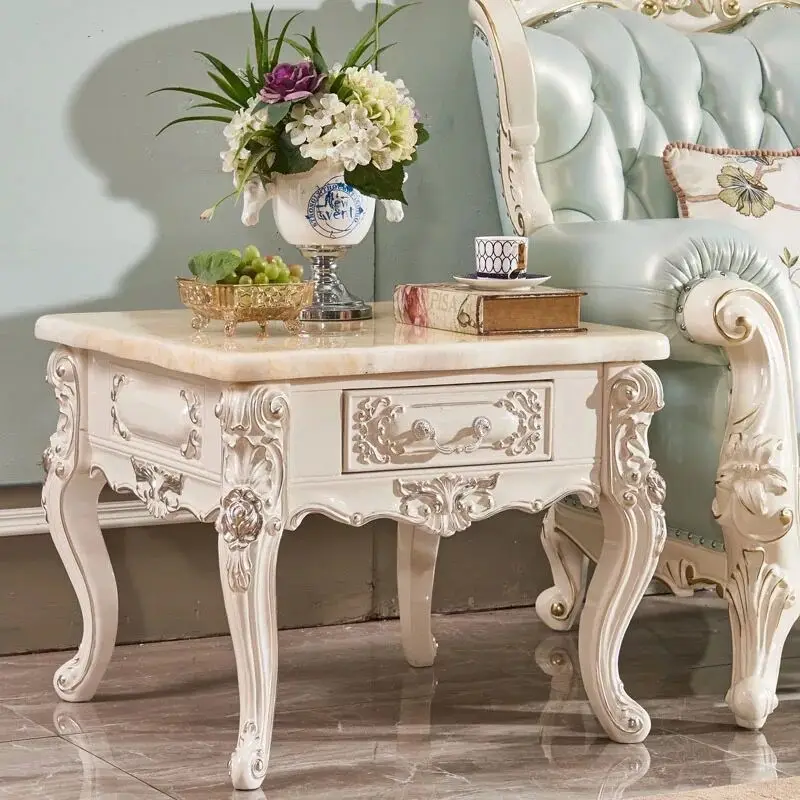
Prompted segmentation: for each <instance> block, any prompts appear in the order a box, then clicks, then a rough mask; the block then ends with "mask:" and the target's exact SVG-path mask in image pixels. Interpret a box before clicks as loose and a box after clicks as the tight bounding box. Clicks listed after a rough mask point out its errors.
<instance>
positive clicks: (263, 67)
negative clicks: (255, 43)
mask: <svg viewBox="0 0 800 800" xmlns="http://www.w3.org/2000/svg"><path fill="white" fill-rule="evenodd" d="M274 10H275V6H272V8H270V10H269V12H268V13H267V19H266V20H265V21H264V49H263V57H264V60H263V61H262V62H261V63H260V64H259V65H258V72H259V75H261V78H262V80H263V78H264V75H265V74H266V73H267V72H269V63H270V61H271V60H272V56H271V55H270V51H269V43H270V42H271V41H272V40H271V39H270V38H269V26H270V24H271V22H272V12H273V11H274Z"/></svg>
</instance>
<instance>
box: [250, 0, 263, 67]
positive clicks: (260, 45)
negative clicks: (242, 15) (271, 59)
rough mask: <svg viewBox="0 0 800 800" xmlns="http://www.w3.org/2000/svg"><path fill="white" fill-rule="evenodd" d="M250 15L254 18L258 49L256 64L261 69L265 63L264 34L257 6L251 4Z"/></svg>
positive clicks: (255, 41)
mask: <svg viewBox="0 0 800 800" xmlns="http://www.w3.org/2000/svg"><path fill="white" fill-rule="evenodd" d="M250 15H251V17H252V18H253V43H254V44H255V48H256V64H257V65H258V68H259V69H261V64H262V63H263V62H264V33H263V31H262V30H261V23H260V22H259V21H258V15H257V14H256V9H255V6H254V5H253V4H252V3H250Z"/></svg>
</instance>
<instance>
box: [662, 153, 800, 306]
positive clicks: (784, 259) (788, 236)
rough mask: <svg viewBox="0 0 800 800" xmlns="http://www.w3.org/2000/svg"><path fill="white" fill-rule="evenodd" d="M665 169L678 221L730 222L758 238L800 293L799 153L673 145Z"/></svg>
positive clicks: (667, 156) (667, 154) (665, 162)
mask: <svg viewBox="0 0 800 800" xmlns="http://www.w3.org/2000/svg"><path fill="white" fill-rule="evenodd" d="M664 168H665V170H666V172H667V177H668V178H669V181H670V183H671V184H672V188H673V189H674V190H675V194H676V195H677V197H678V211H679V213H680V215H681V217H684V218H685V217H691V218H692V219H716V220H720V221H723V222H730V223H733V224H734V225H738V226H739V227H742V228H744V229H745V230H747V231H749V232H750V233H752V234H754V235H755V236H757V237H759V238H760V239H761V241H762V242H763V244H764V246H765V247H766V248H767V249H768V251H769V252H772V253H773V254H774V255H775V258H777V259H779V260H780V262H781V263H782V264H784V266H785V267H786V269H787V270H788V271H789V277H790V279H791V281H792V283H793V284H794V286H795V289H796V290H798V291H800V148H799V149H797V150H791V151H788V152H786V151H784V152H777V151H774V150H727V149H712V148H706V147H702V146H700V145H696V144H688V143H685V142H676V143H673V144H668V145H667V147H666V149H665V150H664Z"/></svg>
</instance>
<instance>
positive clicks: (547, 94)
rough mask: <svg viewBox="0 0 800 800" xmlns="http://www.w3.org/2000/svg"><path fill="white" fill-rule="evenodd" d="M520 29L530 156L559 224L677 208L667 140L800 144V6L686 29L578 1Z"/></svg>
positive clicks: (654, 214) (774, 146)
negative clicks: (530, 86) (528, 82)
mask: <svg viewBox="0 0 800 800" xmlns="http://www.w3.org/2000/svg"><path fill="white" fill-rule="evenodd" d="M526 36H527V39H528V44H529V47H530V51H531V56H532V59H533V64H534V70H535V74H536V86H537V92H538V97H537V110H538V117H539V121H540V126H541V135H540V139H539V142H538V143H537V147H536V161H537V164H538V168H539V178H540V180H541V183H542V188H543V190H544V193H545V195H546V196H547V198H548V200H549V201H550V206H551V207H552V209H553V213H554V216H555V219H556V221H559V220H562V221H563V220H567V219H569V220H572V219H576V218H578V217H580V218H582V219H594V220H617V219H642V218H664V217H675V216H677V208H676V203H675V198H674V195H673V192H672V190H671V188H670V186H669V184H668V182H667V180H666V177H665V176H664V170H663V167H662V164H661V155H662V153H663V151H664V147H665V145H666V144H667V143H668V142H669V141H687V142H697V143H700V144H704V145H709V146H713V147H736V148H741V149H751V148H765V149H771V150H787V149H791V148H792V147H793V146H796V145H798V144H800V102H798V96H800V46H798V42H800V10H790V9H784V8H776V9H773V10H770V11H768V12H765V13H762V14H761V15H759V16H757V17H756V18H755V19H754V20H753V21H752V22H751V23H750V24H748V25H746V26H744V27H742V28H740V29H738V30H735V31H733V32H731V33H729V34H714V33H699V34H694V35H688V36H687V35H685V34H683V33H681V32H679V31H677V30H674V29H673V28H670V27H669V26H668V25H666V24H664V23H663V22H659V21H654V20H651V19H648V18H646V17H644V16H642V15H641V14H638V13H635V12H631V11H617V10H607V9H598V8H584V9H580V10H576V11H574V12H573V13H570V14H566V15H564V16H562V17H559V18H558V19H556V20H554V21H553V22H550V23H549V24H547V25H544V26H543V27H542V28H536V29H528V30H527V31H526Z"/></svg>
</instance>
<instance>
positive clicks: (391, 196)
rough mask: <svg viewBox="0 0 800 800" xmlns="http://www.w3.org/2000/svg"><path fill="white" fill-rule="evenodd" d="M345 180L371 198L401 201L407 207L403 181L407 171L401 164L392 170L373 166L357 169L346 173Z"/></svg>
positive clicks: (397, 164) (397, 163) (394, 166)
mask: <svg viewBox="0 0 800 800" xmlns="http://www.w3.org/2000/svg"><path fill="white" fill-rule="evenodd" d="M344 179H345V180H346V181H347V183H349V184H350V185H351V186H352V187H353V188H354V189H358V191H359V192H361V193H362V194H365V195H368V196H369V197H377V198H379V199H381V200H399V201H400V202H401V203H403V204H404V205H407V203H406V198H405V196H404V195H403V181H404V179H405V170H404V169H403V165H402V164H400V163H399V162H395V163H394V164H392V166H391V168H390V169H385V170H381V169H378V168H377V167H375V166H373V165H372V164H368V165H367V166H366V167H361V166H359V167H356V168H355V169H352V170H349V171H347V172H345V173H344Z"/></svg>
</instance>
